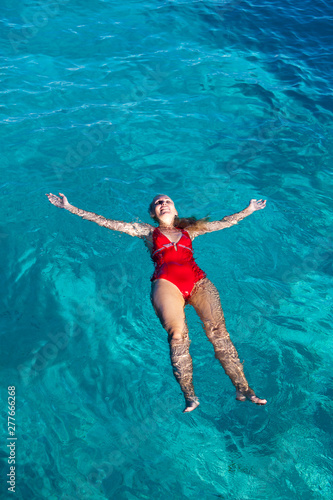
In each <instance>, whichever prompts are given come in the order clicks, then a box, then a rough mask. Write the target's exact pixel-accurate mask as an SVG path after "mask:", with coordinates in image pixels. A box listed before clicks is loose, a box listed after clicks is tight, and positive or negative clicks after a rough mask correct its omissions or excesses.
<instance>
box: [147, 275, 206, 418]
mask: <svg viewBox="0 0 333 500" xmlns="http://www.w3.org/2000/svg"><path fill="white" fill-rule="evenodd" d="M151 299H152V303H153V306H154V309H155V312H156V314H157V316H158V317H159V319H160V321H161V323H162V326H163V327H164V328H165V330H166V331H167V332H168V341H169V346H170V359H171V364H172V369H173V373H174V376H175V378H176V380H177V382H178V383H179V385H180V388H181V390H182V392H183V394H184V397H185V403H186V406H185V409H184V412H186V413H187V412H189V411H192V410H194V409H195V408H196V407H197V406H198V405H199V401H198V398H197V397H196V395H195V392H194V387H193V368H192V358H191V355H190V352H189V347H190V339H189V336H188V328H187V325H186V319H185V313H184V306H185V301H184V298H183V296H182V294H181V293H180V291H179V290H178V288H177V287H176V286H175V285H174V284H173V283H170V282H169V281H166V280H164V279H159V280H156V281H154V282H153V285H152V295H151Z"/></svg>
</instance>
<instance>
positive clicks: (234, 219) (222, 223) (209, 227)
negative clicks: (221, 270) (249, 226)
mask: <svg viewBox="0 0 333 500" xmlns="http://www.w3.org/2000/svg"><path fill="white" fill-rule="evenodd" d="M265 206H266V200H251V201H250V203H249V206H248V207H246V208H244V210H241V211H240V212H237V213H236V214H232V215H227V216H226V217H223V219H221V220H216V221H212V222H206V224H204V225H203V227H202V228H200V229H195V230H194V231H193V232H192V231H191V228H190V227H189V228H188V229H187V231H188V232H189V233H190V235H191V238H192V240H193V239H194V238H195V237H196V236H199V235H201V234H205V233H211V232H213V231H219V230H220V229H225V228H226V227H231V226H234V225H235V224H238V222H239V221H241V220H243V219H245V217H248V216H249V215H251V214H253V212H256V211H257V210H262V209H263V208H265Z"/></svg>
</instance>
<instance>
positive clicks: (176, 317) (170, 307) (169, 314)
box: [151, 279, 187, 338]
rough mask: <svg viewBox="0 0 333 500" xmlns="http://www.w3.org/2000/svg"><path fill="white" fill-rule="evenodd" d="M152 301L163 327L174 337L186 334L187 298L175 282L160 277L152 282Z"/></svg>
mask: <svg viewBox="0 0 333 500" xmlns="http://www.w3.org/2000/svg"><path fill="white" fill-rule="evenodd" d="M151 301H152V304H153V307H154V309H155V312H156V314H157V316H158V318H159V320H160V321H161V324H162V326H163V328H165V329H166V331H167V332H168V334H169V335H171V336H172V337H173V338H181V337H183V336H184V334H185V332H186V330H187V327H186V319H185V312H184V306H185V300H184V298H183V296H182V294H181V293H180V291H179V290H178V288H177V287H176V285H174V284H173V283H170V281H167V280H164V279H159V280H155V281H153V283H152V288H151Z"/></svg>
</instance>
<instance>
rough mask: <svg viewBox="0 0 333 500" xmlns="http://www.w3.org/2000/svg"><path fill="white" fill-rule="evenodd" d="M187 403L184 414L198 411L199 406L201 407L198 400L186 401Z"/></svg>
mask: <svg viewBox="0 0 333 500" xmlns="http://www.w3.org/2000/svg"><path fill="white" fill-rule="evenodd" d="M185 402H186V407H185V410H184V411H183V413H189V412H190V411H193V410H195V409H196V407H197V406H199V404H200V403H199V400H198V398H194V399H185Z"/></svg>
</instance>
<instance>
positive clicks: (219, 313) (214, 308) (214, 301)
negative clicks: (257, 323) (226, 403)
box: [188, 278, 267, 405]
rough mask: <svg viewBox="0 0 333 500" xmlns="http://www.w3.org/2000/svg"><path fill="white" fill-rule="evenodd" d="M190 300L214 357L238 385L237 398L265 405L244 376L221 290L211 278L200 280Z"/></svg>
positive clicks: (264, 400)
mask: <svg viewBox="0 0 333 500" xmlns="http://www.w3.org/2000/svg"><path fill="white" fill-rule="evenodd" d="M188 303H189V304H191V305H192V306H193V307H194V309H195V310H196V312H197V314H198V315H199V317H200V319H201V321H202V322H203V326H204V329H205V331H206V334H207V337H208V339H209V340H210V341H211V343H212V344H213V346H214V351H215V357H216V358H217V359H218V360H219V361H220V363H221V365H222V366H223V368H224V371H225V372H226V374H227V375H228V376H229V377H230V379H231V382H232V383H233V384H234V386H235V387H236V399H238V400H239V401H245V400H246V399H249V400H250V401H252V402H253V403H256V404H258V405H264V404H266V403H267V401H266V399H260V398H258V397H257V396H256V395H255V393H254V391H253V390H252V389H251V388H250V387H249V384H248V382H247V380H246V378H245V375H244V370H243V365H242V363H241V362H240V360H239V357H238V353H237V351H236V348H235V346H234V344H233V343H232V341H231V339H230V336H229V333H228V331H227V329H226V326H225V320H224V314H223V310H222V307H221V302H220V296H219V292H218V291H217V289H216V287H215V286H214V285H213V283H212V282H211V281H210V280H209V279H208V278H204V279H202V280H201V281H200V282H198V283H197V285H196V287H195V289H194V290H193V292H192V295H191V297H190V299H189V300H188Z"/></svg>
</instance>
